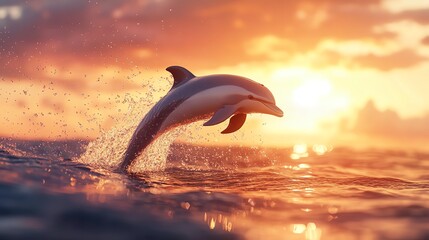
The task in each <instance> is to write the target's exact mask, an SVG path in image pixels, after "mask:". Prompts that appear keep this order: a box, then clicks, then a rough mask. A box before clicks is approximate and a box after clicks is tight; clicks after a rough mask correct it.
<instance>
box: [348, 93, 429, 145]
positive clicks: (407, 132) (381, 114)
mask: <svg viewBox="0 0 429 240" xmlns="http://www.w3.org/2000/svg"><path fill="white" fill-rule="evenodd" d="M428 123H429V114H428V115H426V116H422V117H415V118H406V119H404V118H401V117H400V116H399V115H398V114H397V113H396V112H395V111H392V110H385V111H380V110H378V109H377V108H376V106H375V104H374V103H373V102H372V101H369V102H367V104H366V105H365V106H364V107H363V108H362V109H360V111H359V112H358V115H357V118H356V123H355V125H354V127H353V129H352V130H353V132H355V133H357V134H360V135H366V136H375V137H382V138H386V139H396V140H398V141H401V142H404V141H413V140H415V139H420V140H427V139H428V138H429V124H428Z"/></svg>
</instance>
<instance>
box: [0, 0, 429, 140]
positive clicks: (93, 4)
mask: <svg viewBox="0 0 429 240" xmlns="http://www.w3.org/2000/svg"><path fill="white" fill-rule="evenodd" d="M0 41H1V48H0V56H1V57H0V62H1V64H0V79H1V81H0V87H1V90H2V91H1V92H0V100H1V101H2V102H3V104H2V115H1V118H0V123H1V124H0V135H1V136H5V137H14V138H27V139H34V138H38V139H40V138H43V139H46V138H48V139H59V138H61V139H64V138H95V137H97V136H99V135H100V131H101V130H108V129H109V128H111V127H112V126H114V125H117V124H119V125H120V124H121V123H122V122H123V121H126V119H127V116H128V117H129V114H128V115H127V113H129V108H130V107H134V108H138V109H139V111H137V112H138V113H136V112H133V114H134V115H133V116H134V117H133V119H134V118H135V119H140V118H141V117H142V116H140V115H139V114H143V112H144V109H147V108H148V107H149V106H150V104H152V103H153V102H154V101H156V100H157V99H159V97H161V96H162V95H164V94H165V93H166V91H168V89H169V85H170V84H171V79H170V77H169V74H168V72H166V71H165V70H164V69H165V68H166V67H167V66H170V65H182V66H184V67H186V68H188V69H189V70H191V71H192V72H194V74H196V75H205V74H212V73H230V74H238V75H243V76H246V77H250V78H252V79H254V80H256V81H259V82H261V83H264V84H265V85H266V86H268V87H269V88H270V89H272V91H273V93H274V95H275V96H276V99H277V101H278V104H279V106H280V107H281V108H282V109H283V110H284V111H285V117H284V118H275V117H272V116H260V115H255V116H251V117H249V119H248V122H247V124H246V125H245V127H244V128H243V130H242V131H241V132H240V133H237V134H236V135H234V136H220V134H219V132H220V131H221V130H222V129H223V127H225V126H218V127H213V128H204V129H199V130H198V131H201V132H203V134H209V135H210V136H211V137H210V139H211V140H212V141H213V142H217V141H221V142H223V139H229V140H231V141H240V142H245V140H244V139H249V138H251V139H256V140H254V141H257V142H261V143H268V144H276V145H278V144H280V145H290V144H294V143H299V142H312V143H324V144H334V145H354V146H359V145H369V146H372V145H374V146H395V147H396V146H400V145H402V146H405V147H410V146H418V147H423V148H424V147H426V146H425V143H426V142H427V140H428V139H429V127H428V126H429V124H427V123H429V94H427V91H428V90H429V81H428V80H427V79H426V78H427V77H428V76H429V3H427V1H426V0H384V1H378V0H351V1H344V0H341V1H340V0H318V1H300V0H296V1H283V0H277V1H274V0H268V1H256V0H255V1H228V0H220V1H205V0H189V1H172V0H132V1H113V0H111V1H88V0H63V1H54V0H33V1H19V0H13V1H12V0H11V1H2V3H0ZM135 102H137V103H135ZM135 114H137V115H135ZM135 121H137V120H135ZM185 138H186V136H185ZM237 138H238V139H239V140H237ZM404 140H405V141H404Z"/></svg>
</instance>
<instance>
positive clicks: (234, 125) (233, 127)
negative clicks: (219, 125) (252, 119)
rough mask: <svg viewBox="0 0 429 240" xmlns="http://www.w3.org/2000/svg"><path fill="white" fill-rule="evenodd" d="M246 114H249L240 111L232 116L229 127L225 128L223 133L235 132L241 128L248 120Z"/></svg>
mask: <svg viewBox="0 0 429 240" xmlns="http://www.w3.org/2000/svg"><path fill="white" fill-rule="evenodd" d="M246 116H247V115H246V114H244V113H238V114H235V115H234V116H232V118H230V119H229V124H228V127H227V128H226V129H225V130H223V131H222V132H221V133H222V134H226V133H233V132H235V131H237V130H238V129H240V128H241V127H242V126H243V124H244V122H245V121H246Z"/></svg>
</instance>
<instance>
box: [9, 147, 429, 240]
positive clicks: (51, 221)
mask: <svg viewBox="0 0 429 240" xmlns="http://www.w3.org/2000/svg"><path fill="white" fill-rule="evenodd" d="M87 144H88V142H86V141H71V140H70V141H55V142H48V141H20V140H13V139H2V140H1V141H0V176H1V177H0V239H80V240H84V239H105V240H109V239H196V240H197V239H198V240H200V239H255V240H256V239H309V240H316V239H342V240H348V239H350V240H351V239H368V240H371V239H421V240H423V239H429V173H428V172H429V171H428V170H429V154H427V153H423V152H403V151H388V150H377V149H372V150H352V149H348V148H335V147H334V148H332V147H329V146H324V145H315V146H310V145H308V146H307V145H305V144H301V145H295V146H292V147H290V148H261V147H236V146H223V147H221V146H202V145H194V144H186V143H180V142H175V143H173V144H171V145H170V146H167V147H166V148H167V149H168V151H166V152H167V155H166V159H165V164H164V165H163V167H162V169H161V170H160V169H158V170H153V171H148V172H141V173H134V174H131V175H123V174H120V173H118V172H117V171H115V169H114V168H112V167H103V166H102V165H101V164H98V165H96V164H87V163H84V162H82V161H79V156H81V155H82V154H83V153H84V151H85V148H86V146H87Z"/></svg>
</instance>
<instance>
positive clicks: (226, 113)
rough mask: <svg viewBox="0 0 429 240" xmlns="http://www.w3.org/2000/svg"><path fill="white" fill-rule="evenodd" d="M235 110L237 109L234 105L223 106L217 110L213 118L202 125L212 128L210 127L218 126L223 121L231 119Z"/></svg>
mask: <svg viewBox="0 0 429 240" xmlns="http://www.w3.org/2000/svg"><path fill="white" fill-rule="evenodd" d="M236 110H237V108H236V106H234V105H225V106H224V107H223V108H220V109H219V110H217V111H216V112H215V114H214V115H213V117H212V118H210V120H208V121H207V122H205V123H204V124H203V125H204V126H212V125H216V124H219V123H221V122H223V121H225V120H226V119H228V118H229V117H231V116H232V115H233V114H234V113H235V111H236Z"/></svg>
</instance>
